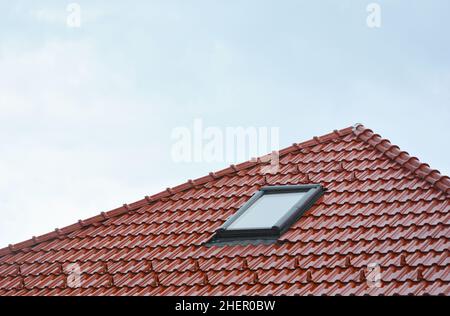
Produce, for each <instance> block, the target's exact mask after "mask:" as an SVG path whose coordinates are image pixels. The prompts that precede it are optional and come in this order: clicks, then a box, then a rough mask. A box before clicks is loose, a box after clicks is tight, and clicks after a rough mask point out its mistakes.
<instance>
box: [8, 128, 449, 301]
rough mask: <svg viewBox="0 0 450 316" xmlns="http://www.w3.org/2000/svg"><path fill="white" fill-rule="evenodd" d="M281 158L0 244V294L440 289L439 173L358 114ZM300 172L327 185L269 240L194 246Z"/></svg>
mask: <svg viewBox="0 0 450 316" xmlns="http://www.w3.org/2000/svg"><path fill="white" fill-rule="evenodd" d="M280 164H281V167H280V169H279V171H278V172H277V173H276V174H263V173H262V172H261V170H262V168H261V167H262V166H263V165H264V163H263V162H262V160H261V159H258V160H257V161H250V162H245V163H242V164H239V165H235V166H230V167H229V168H227V169H224V170H221V171H219V172H215V173H210V174H209V175H208V176H205V177H203V178H199V179H197V180H193V181H191V180H190V181H188V182H187V183H184V184H182V185H180V186H177V187H174V188H168V189H166V190H165V191H163V192H161V193H158V194H156V195H153V196H150V197H146V198H145V199H143V200H141V201H137V202H135V203H132V204H129V205H124V206H122V207H120V208H117V209H115V210H112V211H109V212H106V213H105V212H103V213H101V214H100V215H98V216H95V217H92V218H89V219H86V220H80V221H78V222H77V223H75V224H73V225H71V226H68V227H64V228H61V229H56V230H55V231H54V232H51V233H48V234H46V235H43V236H39V237H33V238H32V239H30V240H27V241H24V242H22V243H19V244H15V245H10V246H8V247H6V248H3V249H1V250H0V295H267V294H274V295H282V294H284V295H297V294H298V295H306V294H314V295H321V294H328V295H336V294H342V295H350V294H356V295H362V294H368V295H379V294H383V295H392V294H402V295H406V294H415V295H420V294H445V295H449V294H450V287H449V281H450V264H449V263H450V259H449V248H450V247H449V246H450V241H449V238H450V233H449V224H450V213H449V210H450V207H449V195H450V178H449V177H446V176H442V175H441V174H440V173H439V172H438V171H436V170H433V169H431V168H430V167H429V166H428V165H426V164H423V163H421V162H420V161H419V160H418V159H417V158H415V157H411V156H409V154H408V153H406V152H403V151H400V149H399V148H398V147H397V146H394V145H392V144H391V143H390V142H389V141H388V140H386V139H382V138H381V137H380V136H379V135H377V134H374V133H373V132H372V131H371V130H370V129H366V128H365V127H363V126H362V125H356V126H355V127H353V128H352V127H349V128H346V129H343V130H340V131H334V132H333V133H330V134H327V135H324V136H321V137H314V138H313V139H312V140H310V141H307V142H304V143H301V144H294V145H292V146H290V147H288V148H286V149H283V150H281V151H280ZM305 183H320V184H322V185H323V186H325V187H326V188H327V189H328V191H327V192H326V193H325V195H324V196H323V197H322V198H321V199H320V200H319V201H318V202H317V203H316V204H315V205H314V206H313V207H312V208H311V209H310V210H309V211H307V212H306V213H305V214H304V215H303V216H302V217H301V218H300V219H299V220H298V221H297V222H296V223H295V224H294V225H293V226H292V227H291V228H290V230H288V231H287V232H286V233H285V234H284V235H283V236H281V237H280V238H279V242H278V243H276V244H269V245H267V244H260V245H235V246H223V247H218V246H212V247H208V246H206V245H205V243H206V242H207V241H208V240H209V239H210V238H211V237H212V236H213V234H214V232H215V231H216V229H217V228H219V227H220V226H221V225H222V224H223V223H224V221H225V220H226V219H228V218H229V217H230V216H231V215H232V214H234V213H235V212H236V211H237V210H238V209H239V207H240V206H241V205H243V204H244V202H246V201H247V200H248V199H249V198H250V197H251V196H252V194H253V193H255V192H256V191H257V190H258V189H259V188H260V187H261V186H265V185H283V184H305ZM71 263H76V264H78V265H79V268H80V271H81V283H80V285H81V286H80V287H71V285H70V284H69V283H68V272H67V267H68V265H69V264H71ZM373 263H375V264H377V265H378V267H379V273H380V278H381V280H380V281H379V282H380V283H379V284H378V285H379V287H376V286H373V285H374V284H376V283H375V282H374V281H376V280H375V279H374V275H375V274H374V273H375V272H377V271H376V270H374V271H371V269H370V268H368V267H369V265H370V264H373Z"/></svg>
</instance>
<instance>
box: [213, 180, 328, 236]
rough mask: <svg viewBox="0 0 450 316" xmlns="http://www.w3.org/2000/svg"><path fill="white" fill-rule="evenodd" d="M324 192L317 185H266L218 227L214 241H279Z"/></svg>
mask: <svg viewBox="0 0 450 316" xmlns="http://www.w3.org/2000/svg"><path fill="white" fill-rule="evenodd" d="M322 194H323V188H322V186H321V185H316V184H312V185H285V186H270V187H263V188H261V190H259V191H258V192H256V193H255V194H254V195H253V196H252V197H251V198H250V200H248V201H247V203H245V204H244V205H243V206H242V207H241V208H240V209H239V210H238V211H237V212H236V214H234V215H233V216H231V217H230V218H229V219H228V220H227V221H226V222H225V223H224V224H223V226H222V227H221V228H219V229H218V231H217V233H216V235H215V237H214V239H213V240H212V243H217V242H224V241H225V242H227V241H234V240H248V239H250V240H252V239H271V240H276V239H277V238H278V237H279V236H280V235H281V234H283V233H284V232H285V231H286V230H288V229H289V228H290V227H291V225H292V224H293V223H294V222H295V221H297V220H298V219H299V217H300V216H302V214H303V213H304V212H305V211H306V210H308V209H309V208H310V207H311V206H312V205H313V204H314V202H315V201H316V200H317V199H318V198H319V197H320V196H321V195H322Z"/></svg>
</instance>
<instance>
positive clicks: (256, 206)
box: [228, 192, 307, 229]
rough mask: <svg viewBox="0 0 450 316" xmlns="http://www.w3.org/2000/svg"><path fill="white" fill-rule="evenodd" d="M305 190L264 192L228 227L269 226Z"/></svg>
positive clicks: (298, 198)
mask: <svg viewBox="0 0 450 316" xmlns="http://www.w3.org/2000/svg"><path fill="white" fill-rule="evenodd" d="M305 194H307V192H286V193H276V194H264V195H263V196H261V197H260V198H259V199H258V200H257V201H256V202H255V203H253V205H252V206H250V208H249V209H247V211H246V212H245V213H244V214H242V215H241V216H240V217H239V218H238V219H237V220H235V221H234V222H233V223H232V224H231V225H230V226H229V227H228V229H257V228H271V227H272V226H274V225H275V224H276V223H277V222H278V220H279V219H280V218H282V217H283V215H284V214H286V213H287V212H288V211H289V210H290V209H291V208H292V207H293V206H294V205H295V204H296V203H297V202H298V201H300V200H301V198H302V197H303V196H305Z"/></svg>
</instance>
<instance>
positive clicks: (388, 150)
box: [0, 124, 450, 257]
mask: <svg viewBox="0 0 450 316" xmlns="http://www.w3.org/2000/svg"><path fill="white" fill-rule="evenodd" d="M352 133H353V134H354V135H355V136H356V138H357V139H360V140H361V141H363V142H365V143H368V144H369V145H372V146H373V147H375V148H376V149H377V150H379V151H381V152H382V153H383V154H384V155H386V156H387V157H388V158H390V159H391V160H394V161H395V162H397V163H399V164H400V165H401V166H403V167H405V168H407V169H409V170H410V171H412V173H413V174H415V175H418V176H419V177H421V178H423V179H425V180H426V181H428V182H430V183H431V184H432V185H433V186H435V187H437V188H439V189H440V190H442V191H444V193H447V194H448V193H449V191H450V178H449V177H446V176H442V175H441V174H440V173H439V171H437V170H434V169H431V168H430V167H429V166H428V165H427V164H423V163H421V162H420V161H419V160H418V159H417V158H416V157H410V156H409V154H408V153H406V152H404V151H400V149H399V147H398V146H395V145H392V144H391V143H390V142H389V141H388V140H386V139H383V138H381V136H380V135H378V134H374V133H373V131H372V130H370V129H367V128H365V127H364V126H363V125H362V124H356V125H354V126H352V127H347V128H344V129H341V130H334V131H333V132H331V133H328V134H325V135H322V136H314V137H313V138H312V139H310V140H307V141H304V142H302V143H294V144H292V145H291V146H289V147H287V148H284V149H281V150H280V151H279V152H278V153H279V156H280V157H281V156H284V155H287V154H289V153H292V152H296V151H298V150H302V149H305V148H308V147H312V146H315V145H319V144H322V143H326V142H329V141H332V140H335V139H338V138H341V137H344V136H347V135H349V134H352ZM265 157H267V155H265V156H263V157H259V158H254V159H251V160H248V161H246V162H243V163H240V164H237V165H230V166H229V167H228V168H225V169H222V170H219V171H217V172H210V173H209V174H208V175H207V176H204V177H200V178H197V179H195V180H188V181H187V182H185V183H183V184H180V185H178V186H175V187H172V188H167V189H165V190H164V191H161V192H159V193H156V194H154V195H151V196H146V197H145V198H144V199H142V200H139V201H136V202H134V203H131V204H124V205H123V206H121V207H118V208H115V209H113V210H110V211H107V212H101V213H100V214H99V215H96V216H93V217H90V218H88V219H85V220H78V222H77V223H75V224H72V225H69V226H66V227H63V228H60V229H59V228H56V229H55V230H54V231H53V232H50V233H47V234H44V235H41V236H38V237H36V236H33V237H32V238H31V239H28V240H25V241H23V242H19V243H16V244H14V245H12V244H10V245H8V246H7V247H5V248H2V249H0V257H2V256H5V255H7V254H11V253H14V252H16V251H19V250H23V249H26V248H29V247H33V246H36V245H37V244H40V243H42V242H45V241H49V240H53V239H56V238H63V237H64V236H66V235H67V234H70V233H72V232H74V231H76V230H79V229H82V228H84V227H86V226H89V225H92V224H95V223H100V222H103V221H105V220H107V219H110V218H113V217H117V216H120V215H122V214H125V213H128V212H132V211H136V210H138V209H140V208H142V207H144V206H147V205H150V204H152V203H154V202H157V201H159V200H161V199H164V198H169V197H171V196H172V195H174V194H177V193H180V192H182V191H185V190H188V189H191V188H194V187H197V186H199V185H205V184H207V183H209V182H210V181H214V180H217V179H220V178H222V177H225V176H229V175H231V174H234V173H236V172H239V171H241V170H245V169H248V168H251V167H254V166H257V165H259V164H262V163H264V162H265V161H267V159H264V158H265ZM419 172H421V173H419Z"/></svg>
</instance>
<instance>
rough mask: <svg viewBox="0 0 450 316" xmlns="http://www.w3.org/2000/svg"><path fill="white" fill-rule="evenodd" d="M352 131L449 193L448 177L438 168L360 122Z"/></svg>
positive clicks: (415, 173)
mask: <svg viewBox="0 0 450 316" xmlns="http://www.w3.org/2000/svg"><path fill="white" fill-rule="evenodd" d="M353 133H354V134H355V135H356V137H357V138H358V139H360V140H362V141H363V142H366V143H368V144H369V145H372V146H373V147H374V148H375V149H377V150H378V151H380V152H382V153H383V154H384V155H385V156H387V157H388V158H389V159H391V160H393V161H395V162H396V163H398V164H399V165H401V166H402V167H404V168H406V169H407V170H409V171H411V172H412V173H413V174H414V175H416V176H418V177H419V178H421V179H423V180H425V181H427V182H429V183H431V184H432V185H433V186H434V187H435V188H437V189H439V190H441V191H443V192H444V193H445V194H446V195H450V177H448V176H445V175H442V174H441V173H440V172H439V171H438V170H436V169H432V168H430V166H429V165H428V164H426V163H423V162H421V161H420V160H419V158H417V157H413V156H410V155H409V153H407V152H406V151H402V150H400V148H399V147H398V146H397V145H393V144H392V143H391V142H390V141H389V140H387V139H385V138H382V137H381V136H380V135H379V134H375V133H374V132H373V131H372V130H371V129H369V128H366V127H365V126H364V125H362V124H359V123H358V124H356V125H354V126H353Z"/></svg>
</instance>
